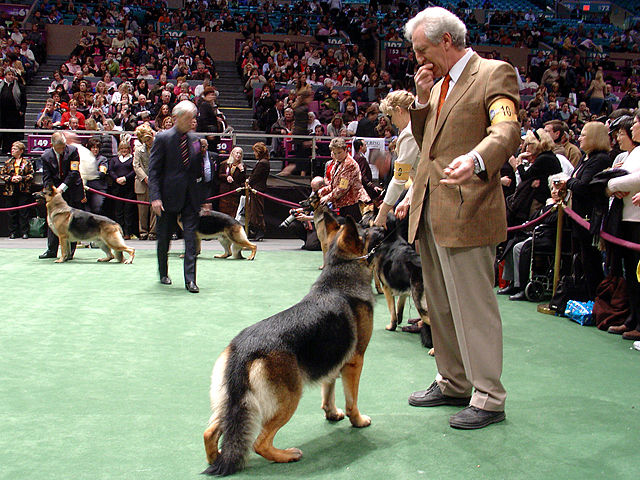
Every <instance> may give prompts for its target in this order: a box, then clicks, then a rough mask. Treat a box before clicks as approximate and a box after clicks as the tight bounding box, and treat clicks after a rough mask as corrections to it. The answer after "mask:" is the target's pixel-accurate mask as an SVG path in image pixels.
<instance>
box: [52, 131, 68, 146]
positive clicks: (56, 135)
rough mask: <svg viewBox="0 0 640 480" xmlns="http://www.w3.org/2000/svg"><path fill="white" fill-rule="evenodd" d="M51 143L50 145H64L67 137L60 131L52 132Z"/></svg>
mask: <svg viewBox="0 0 640 480" xmlns="http://www.w3.org/2000/svg"><path fill="white" fill-rule="evenodd" d="M51 144H52V145H66V144H67V138H66V137H65V136H64V134H63V133H62V132H53V134H52V135H51Z"/></svg>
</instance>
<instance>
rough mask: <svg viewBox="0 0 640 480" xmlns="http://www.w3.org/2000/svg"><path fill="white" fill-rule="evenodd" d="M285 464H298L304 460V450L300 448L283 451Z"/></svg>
mask: <svg viewBox="0 0 640 480" xmlns="http://www.w3.org/2000/svg"><path fill="white" fill-rule="evenodd" d="M283 452H284V453H285V454H284V455H283V463H288V462H297V461H298V460H300V459H301V458H302V450H300V449H299V448H287V449H285V450H283Z"/></svg>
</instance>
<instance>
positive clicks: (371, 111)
mask: <svg viewBox="0 0 640 480" xmlns="http://www.w3.org/2000/svg"><path fill="white" fill-rule="evenodd" d="M377 118H378V109H377V108H376V107H375V106H373V105H372V106H370V107H369V108H368V109H367V111H366V113H365V116H364V118H363V119H362V120H360V121H359V122H358V128H357V129H356V133H355V135H356V137H366V138H375V137H377V134H376V119H377Z"/></svg>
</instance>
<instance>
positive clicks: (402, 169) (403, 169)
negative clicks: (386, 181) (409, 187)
mask: <svg viewBox="0 0 640 480" xmlns="http://www.w3.org/2000/svg"><path fill="white" fill-rule="evenodd" d="M410 172H411V165H409V164H408V163H401V162H396V163H394V164H393V178H395V179H396V180H399V181H401V182H406V181H407V180H409V173H410Z"/></svg>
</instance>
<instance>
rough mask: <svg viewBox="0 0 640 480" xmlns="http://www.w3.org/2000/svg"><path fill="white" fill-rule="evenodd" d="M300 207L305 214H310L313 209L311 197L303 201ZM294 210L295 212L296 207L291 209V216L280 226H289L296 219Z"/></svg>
mask: <svg viewBox="0 0 640 480" xmlns="http://www.w3.org/2000/svg"><path fill="white" fill-rule="evenodd" d="M300 207H301V208H302V212H303V213H304V214H305V215H309V214H310V213H311V212H312V211H313V207H312V206H311V201H310V200H309V199H307V200H303V201H301V202H300ZM293 212H295V210H294V209H291V210H289V216H288V217H287V218H285V219H284V221H283V222H282V223H281V224H280V225H279V227H280V228H287V227H289V225H291V224H292V223H293V222H294V221H295V220H296V216H295V215H294V213H293Z"/></svg>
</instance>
